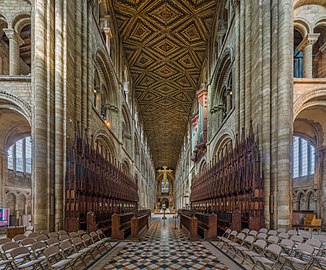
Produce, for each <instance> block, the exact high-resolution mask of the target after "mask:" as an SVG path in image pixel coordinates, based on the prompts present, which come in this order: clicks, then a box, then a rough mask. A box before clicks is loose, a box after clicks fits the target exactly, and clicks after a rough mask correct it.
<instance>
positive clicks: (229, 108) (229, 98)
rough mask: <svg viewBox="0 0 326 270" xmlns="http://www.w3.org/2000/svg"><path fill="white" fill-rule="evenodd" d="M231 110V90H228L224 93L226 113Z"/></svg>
mask: <svg viewBox="0 0 326 270" xmlns="http://www.w3.org/2000/svg"><path fill="white" fill-rule="evenodd" d="M231 109H232V89H228V90H227V92H226V112H227V113H228V114H229V112H230V111H231Z"/></svg>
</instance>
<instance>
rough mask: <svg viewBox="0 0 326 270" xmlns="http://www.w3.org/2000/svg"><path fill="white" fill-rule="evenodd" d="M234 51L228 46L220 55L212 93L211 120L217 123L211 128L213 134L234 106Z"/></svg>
mask: <svg viewBox="0 0 326 270" xmlns="http://www.w3.org/2000/svg"><path fill="white" fill-rule="evenodd" d="M232 87H233V83H232V51H231V49H230V48H226V49H225V50H224V51H223V54H222V55H221V56H220V58H219V61H218V63H217V67H216V68H215V71H214V77H213V81H212V86H211V93H210V113H211V118H210V121H212V122H214V123H216V124H215V125H214V126H215V129H213V128H212V129H211V132H210V133H211V136H212V134H213V133H215V132H216V130H217V129H218V128H219V127H220V126H221V125H222V123H223V121H224V119H225V118H226V117H227V116H228V115H229V114H230V112H231V111H232V108H233V106H234V104H233V103H234V102H233V92H232Z"/></svg>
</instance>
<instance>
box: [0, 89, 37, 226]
mask: <svg viewBox="0 0 326 270" xmlns="http://www.w3.org/2000/svg"><path fill="white" fill-rule="evenodd" d="M0 115H1V117H0V164H1V166H0V168H1V169H0V207H9V206H10V207H11V206H12V205H11V201H10V200H7V199H10V198H11V197H10V198H9V197H8V196H5V192H7V193H8V190H12V191H13V192H16V193H17V194H18V193H19V192H20V191H21V190H22V189H23V188H22V187H21V186H20V188H17V186H15V185H17V182H19V183H20V185H21V184H24V190H25V189H26V192H28V193H30V192H31V189H32V180H31V174H30V173H26V170H25V164H21V162H23V161H21V159H20V157H21V155H24V160H25V159H26V157H25V154H24V153H25V152H24V151H25V150H24V149H23V147H24V146H25V141H24V143H21V144H20V146H21V147H20V148H19V150H20V152H19V153H21V155H19V156H17V159H15V160H14V161H12V162H14V164H15V165H16V164H17V162H19V165H20V166H22V169H19V170H18V171H19V173H12V169H11V168H10V170H9V166H8V158H9V157H10V155H9V153H8V149H9V148H10V147H11V146H13V145H14V144H15V143H16V142H17V141H21V140H22V139H24V138H25V137H28V138H30V137H29V136H30V135H31V124H30V123H31V108H30V107H29V106H28V104H26V103H25V102H24V101H22V100H20V99H19V98H18V97H15V96H13V95H9V94H6V93H0ZM29 142H30V141H29ZM15 147H16V146H15ZM15 150H16V148H15ZM17 151H18V150H17ZM15 153H16V152H15ZM11 157H12V156H11ZM14 157H16V155H14ZM30 165H31V164H30ZM15 172H16V170H15ZM10 196H11V195H10ZM14 199H15V200H16V199H17V196H16V197H14ZM18 199H19V198H18ZM17 202H19V201H15V203H16V204H14V210H18V208H17ZM25 203H26V200H25ZM20 206H21V204H20V205H19V207H20ZM24 207H25V206H24ZM24 209H25V208H24ZM26 209H27V208H26ZM26 213H27V212H26V211H25V210H24V211H23V212H21V214H26ZM25 225H28V224H25Z"/></svg>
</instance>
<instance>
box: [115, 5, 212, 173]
mask: <svg viewBox="0 0 326 270" xmlns="http://www.w3.org/2000/svg"><path fill="white" fill-rule="evenodd" d="M113 2H114V9H115V12H116V18H117V21H118V25H119V29H120V34H121V38H122V41H123V46H124V50H125V52H126V56H127V61H128V63H129V67H130V72H131V76H132V80H133V85H134V87H135V90H136V97H137V100H138V104H139V110H140V116H141V118H142V120H143V122H144V128H145V133H146V135H147V137H148V140H149V145H150V147H151V150H152V154H153V158H154V163H155V166H156V167H157V168H159V167H160V168H161V167H163V166H168V167H169V168H175V165H176V161H177V158H178V155H179V153H180V149H181V146H182V143H183V136H184V135H185V132H186V127H187V123H188V120H189V116H190V113H191V107H192V104H193V100H194V98H195V92H196V90H197V88H198V85H199V83H200V82H199V77H200V71H201V66H202V62H203V60H204V55H205V51H206V47H207V43H208V38H209V35H210V30H211V28H212V24H213V19H214V15H215V10H216V3H217V0H114V1H113Z"/></svg>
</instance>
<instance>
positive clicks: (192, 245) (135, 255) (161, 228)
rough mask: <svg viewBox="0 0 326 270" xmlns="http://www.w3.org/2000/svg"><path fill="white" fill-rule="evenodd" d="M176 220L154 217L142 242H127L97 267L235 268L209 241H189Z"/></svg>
mask: <svg viewBox="0 0 326 270" xmlns="http://www.w3.org/2000/svg"><path fill="white" fill-rule="evenodd" d="M174 225H175V224H174V220H173V219H171V218H168V219H167V220H162V219H161V218H158V217H156V218H155V217H154V218H152V220H151V225H150V229H149V230H148V232H147V233H146V235H145V237H144V238H143V240H142V241H140V242H124V244H123V245H120V244H121V243H120V244H119V245H118V246H120V250H119V251H117V252H116V253H115V254H113V255H112V256H111V257H107V258H103V260H102V261H105V264H104V265H103V263H102V264H101V265H98V266H97V267H95V268H94V269H232V270H233V269H234V268H233V267H232V268H228V267H226V266H225V264H224V263H222V262H221V261H220V260H219V259H218V258H217V256H216V254H214V253H213V252H212V251H211V250H210V248H208V247H207V245H210V244H209V243H207V242H200V241H196V242H192V241H188V240H187V239H186V238H185V237H184V235H183V234H182V233H181V231H180V230H179V229H174Z"/></svg>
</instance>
